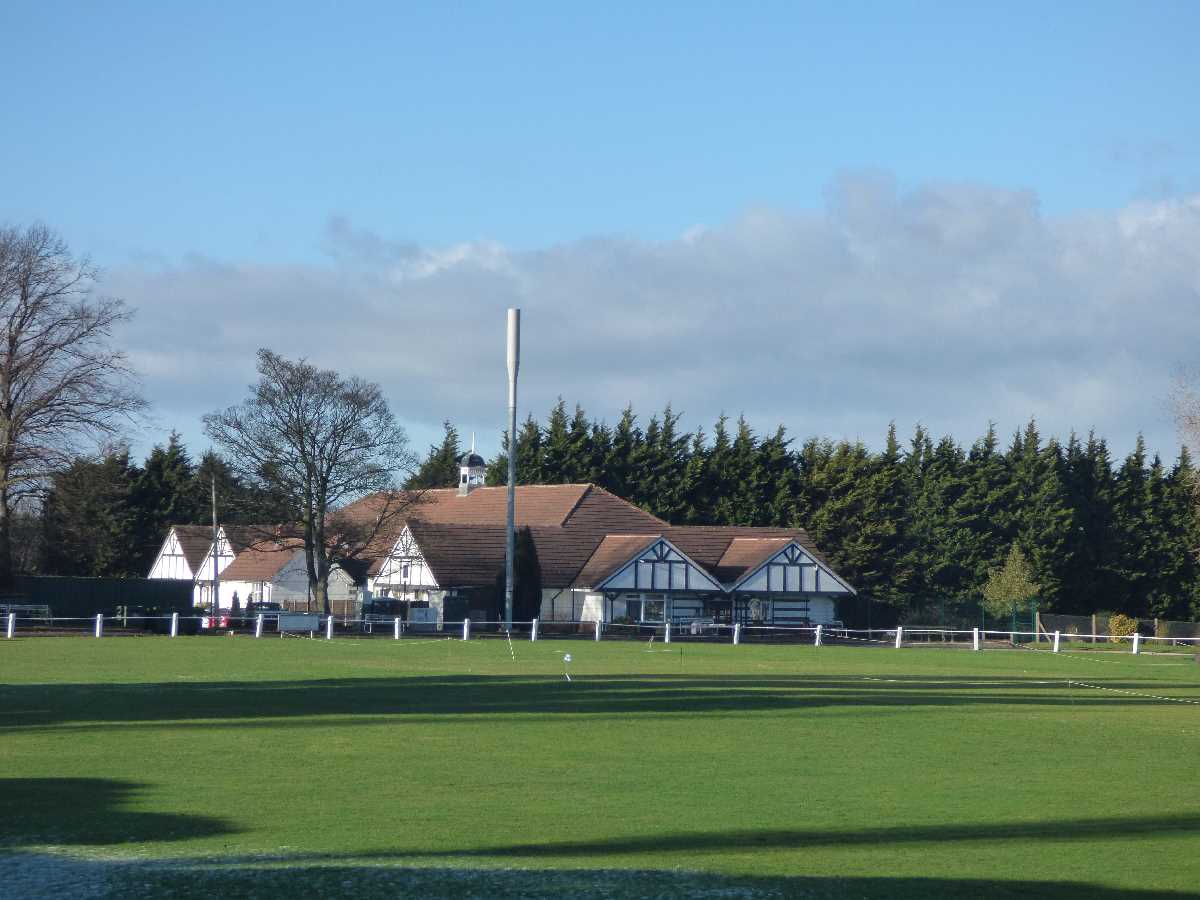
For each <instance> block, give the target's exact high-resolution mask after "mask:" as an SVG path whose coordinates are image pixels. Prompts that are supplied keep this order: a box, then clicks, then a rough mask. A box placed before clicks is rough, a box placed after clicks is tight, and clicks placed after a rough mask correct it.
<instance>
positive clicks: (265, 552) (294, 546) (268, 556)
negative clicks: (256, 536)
mask: <svg viewBox="0 0 1200 900" xmlns="http://www.w3.org/2000/svg"><path fill="white" fill-rule="evenodd" d="M303 549H304V544H303V543H300V542H296V541H287V542H284V543H282V544H278V543H275V542H274V541H260V542H258V543H257V544H254V545H253V546H250V547H245V548H244V549H243V550H242V551H241V552H240V553H238V555H237V556H236V557H235V558H234V560H233V562H231V563H230V564H229V565H228V566H226V567H225V571H224V572H222V573H221V580H222V581H270V580H271V579H272V578H274V577H275V576H276V575H277V574H278V573H279V570H280V569H282V568H283V567H284V566H285V565H286V564H287V563H288V562H289V561H290V560H291V559H292V557H293V556H295V555H296V553H297V552H298V551H302V550H303Z"/></svg>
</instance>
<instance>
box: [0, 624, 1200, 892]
mask: <svg viewBox="0 0 1200 900" xmlns="http://www.w3.org/2000/svg"><path fill="white" fill-rule="evenodd" d="M566 653H570V654H571V657H572V658H571V661H570V662H569V663H564V654H566ZM564 669H566V670H568V671H569V673H570V677H571V680H570V681H568V680H567V679H566V678H565V677H564ZM1198 751H1200V664H1197V662H1196V660H1195V659H1194V658H1193V657H1192V656H1191V655H1184V654H1174V655H1169V654H1163V655H1157V654H1154V655H1151V654H1142V655H1138V656H1134V655H1132V654H1129V653H1123V652H1105V651H1103V650H1091V649H1089V650H1077V651H1071V652H1064V653H1059V654H1051V653H1048V652H1038V651H1032V650H1016V649H1011V650H999V649H996V650H985V651H983V652H978V653H976V652H971V651H969V650H962V649H936V648H909V647H905V648H902V649H893V648H887V647H862V648H859V647H839V646H827V647H812V646H795V645H781V646H777V645H742V646H736V647H735V646H730V645H728V644H686V645H684V644H673V645H670V646H669V647H663V646H662V645H659V644H653V645H649V646H648V645H646V644H643V643H639V642H635V641H602V642H598V643H595V642H591V641H553V640H545V641H538V642H537V643H531V642H528V641H520V642H516V643H514V644H513V645H512V646H511V649H510V646H509V644H508V643H507V642H505V641H503V640H497V639H494V638H493V639H490V640H488V639H485V640H472V641H469V642H462V641H457V640H443V639H431V638H425V639H411V640H402V641H391V640H350V639H346V640H332V641H323V640H307V639H291V640H279V639H262V640H254V639H252V638H247V637H237V638H221V637H214V636H204V637H180V638H176V639H170V638H166V637H139V638H106V639H102V640H95V639H87V638H82V637H69V638H48V637H39V638H26V639H15V640H11V641H4V642H0V767H2V771H0V843H2V844H3V847H2V848H0V896H32V897H36V896H63V895H71V896H74V897H91V896H96V897H134V896H137V897H142V896H170V897H208V896H228V897H258V898H267V897H288V898H296V897H338V896H346V897H376V896H378V897H389V896H454V897H459V896H461V897H529V896H532V897H539V896H546V897H550V896H568V895H570V896H582V897H705V896H708V897H772V896H796V897H871V898H873V897H927V896H936V895H960V896H963V895H970V896H973V897H1026V896H1050V897H1080V898H1083V897H1089V898H1091V897H1098V898H1109V897H1135V896H1138V897H1141V896H1150V897H1154V896H1162V897H1168V896H1181V895H1189V894H1190V893H1191V892H1194V891H1197V890H1200V775H1197V759H1198V756H1200V754H1198Z"/></svg>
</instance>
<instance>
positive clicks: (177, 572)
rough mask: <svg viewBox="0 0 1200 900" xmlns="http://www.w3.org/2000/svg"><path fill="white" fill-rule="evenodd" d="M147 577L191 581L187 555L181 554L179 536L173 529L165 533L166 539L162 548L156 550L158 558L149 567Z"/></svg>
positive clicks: (193, 575)
mask: <svg viewBox="0 0 1200 900" xmlns="http://www.w3.org/2000/svg"><path fill="white" fill-rule="evenodd" d="M147 577H149V578H180V579H184V580H187V581H191V580H192V578H193V577H195V573H194V572H192V568H191V566H189V565H188V561H187V557H186V556H184V555H183V547H182V546H180V544H179V536H178V535H176V534H175V529H174V528H172V529H171V530H170V531H169V532H168V533H167V539H166V540H165V541H164V542H163V545H162V549H161V550H159V551H158V558H157V559H155V560H154V565H153V566H152V567H151V568H150V574H149V575H148V576H147Z"/></svg>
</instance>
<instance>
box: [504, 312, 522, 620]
mask: <svg viewBox="0 0 1200 900" xmlns="http://www.w3.org/2000/svg"><path fill="white" fill-rule="evenodd" d="M520 368H521V311H520V310H519V309H510V310H509V311H508V498H507V499H508V505H507V509H506V511H505V518H504V626H505V628H507V629H508V630H509V631H512V619H513V561H514V559H515V557H516V504H517V372H518V370H519V369H520Z"/></svg>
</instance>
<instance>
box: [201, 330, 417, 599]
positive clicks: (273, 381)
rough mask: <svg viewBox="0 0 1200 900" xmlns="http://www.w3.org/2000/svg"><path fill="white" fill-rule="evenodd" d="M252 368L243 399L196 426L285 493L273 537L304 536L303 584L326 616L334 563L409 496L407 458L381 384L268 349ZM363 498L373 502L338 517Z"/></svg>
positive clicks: (370, 541)
mask: <svg viewBox="0 0 1200 900" xmlns="http://www.w3.org/2000/svg"><path fill="white" fill-rule="evenodd" d="M258 374H259V379H258V382H257V383H256V384H253V385H251V386H250V396H249V397H248V398H247V399H246V400H244V401H243V402H242V403H241V404H240V405H238V406H233V407H230V408H229V409H227V410H225V411H224V412H220V413H213V414H211V415H208V416H205V417H204V428H205V430H206V431H207V432H208V434H209V436H210V437H212V439H213V440H214V441H216V442H217V443H218V444H219V445H220V446H221V447H222V448H223V449H224V450H225V451H226V455H227V458H228V459H229V460H230V463H231V465H232V466H233V467H234V469H235V470H236V471H237V472H238V474H239V475H241V476H242V477H243V478H245V479H246V480H247V481H249V482H250V483H252V484H255V485H258V486H260V487H262V488H263V489H265V490H267V491H270V492H271V493H272V494H273V495H275V496H279V497H282V498H285V501H286V502H287V504H288V505H289V506H290V507H291V509H292V510H293V514H294V516H295V520H296V521H295V525H296V526H297V527H296V533H291V532H290V531H289V530H288V529H284V530H283V531H282V532H281V533H280V534H279V536H278V537H279V538H280V541H281V543H283V542H284V541H286V539H288V538H293V537H301V538H302V539H303V541H304V551H305V558H306V561H307V565H308V583H309V588H310V590H311V592H312V595H313V598H314V599H315V600H316V601H317V602H318V603H319V604H320V605H321V607H322V608H323V609H324V611H325V612H326V613H328V612H329V573H330V571H331V570H332V568H333V566H334V565H335V564H336V563H338V562H344V561H346V560H349V559H355V558H359V557H362V556H364V555H365V554H367V553H368V552H373V551H374V550H375V549H376V548H377V545H378V544H379V542H380V540H381V539H382V538H383V537H384V536H385V535H386V534H389V533H390V530H389V529H390V526H391V524H392V523H394V522H396V521H397V520H398V519H400V518H401V517H402V515H403V512H404V510H405V508H406V507H407V506H408V505H410V503H411V502H412V501H413V497H412V496H411V495H409V494H406V493H404V492H401V491H398V490H397V489H396V486H397V484H398V481H397V476H400V477H401V478H402V477H403V476H405V475H407V474H409V473H410V472H411V471H412V468H413V466H414V463H415V458H414V457H413V455H412V454H411V453H410V452H409V449H408V439H407V436H406V435H405V433H404V429H403V428H401V427H400V425H398V424H397V423H396V420H395V417H394V416H393V415H392V413H391V410H390V409H389V408H388V404H387V401H386V400H385V399H384V398H383V393H382V391H381V390H380V388H379V385H377V384H373V383H371V382H367V381H364V380H362V379H360V378H342V377H341V376H340V375H338V374H337V373H336V372H333V371H329V370H323V369H318V368H317V367H315V366H313V365H310V364H309V363H308V362H306V361H305V360H303V359H302V360H300V361H298V362H292V361H289V360H286V359H283V358H282V357H280V356H278V355H277V354H275V353H272V352H271V351H270V350H259V351H258ZM364 495H371V502H368V503H356V504H354V507H353V512H350V511H347V513H346V514H342V509H343V507H346V506H347V505H348V504H349V503H350V502H351V501H354V500H357V499H359V498H362V497H363V496H364ZM289 524H291V523H289Z"/></svg>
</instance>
